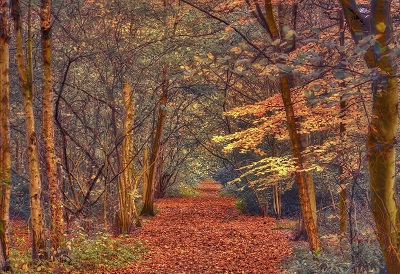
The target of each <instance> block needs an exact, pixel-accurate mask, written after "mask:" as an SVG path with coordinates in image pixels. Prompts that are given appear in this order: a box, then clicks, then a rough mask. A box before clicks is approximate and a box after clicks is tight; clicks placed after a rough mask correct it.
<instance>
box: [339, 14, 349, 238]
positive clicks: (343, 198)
mask: <svg viewBox="0 0 400 274" xmlns="http://www.w3.org/2000/svg"><path fill="white" fill-rule="evenodd" d="M339 32H340V41H339V44H340V46H341V47H344V39H345V36H344V14H343V11H342V10H340V11H339ZM340 55H341V56H340V57H341V58H340V59H341V60H342V61H345V60H344V58H345V56H344V53H340ZM341 66H342V69H345V65H343V62H342V63H341ZM340 86H341V87H343V88H345V87H346V83H345V82H344V81H342V82H341V83H340ZM345 110H346V99H343V98H340V118H341V121H340V129H339V130H340V140H341V142H343V138H344V134H345V132H346V124H345V123H344V121H343V120H344V116H345ZM339 161H340V163H339V165H340V167H339V176H340V185H339V187H340V189H339V227H340V232H341V233H342V234H345V233H346V231H347V190H346V188H347V187H346V186H347V183H346V179H345V178H344V165H345V163H344V158H343V151H339Z"/></svg>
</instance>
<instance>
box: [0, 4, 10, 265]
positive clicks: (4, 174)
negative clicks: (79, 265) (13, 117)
mask: <svg viewBox="0 0 400 274" xmlns="http://www.w3.org/2000/svg"><path fill="white" fill-rule="evenodd" d="M0 5H1V13H2V18H1V19H0V31H1V32H0V104H1V107H0V272H2V271H7V270H10V262H9V254H10V251H9V248H10V235H9V217H10V216H9V205H10V184H11V157H10V115H9V112H10V105H9V104H10V103H9V101H10V98H9V94H10V83H9V39H10V33H9V26H8V14H9V12H8V8H9V6H8V2H7V1H4V0H2V1H1V2H0Z"/></svg>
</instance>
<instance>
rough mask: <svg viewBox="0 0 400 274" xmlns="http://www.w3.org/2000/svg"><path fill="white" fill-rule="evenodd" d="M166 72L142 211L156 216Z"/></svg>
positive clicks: (166, 87) (166, 89)
mask: <svg viewBox="0 0 400 274" xmlns="http://www.w3.org/2000/svg"><path fill="white" fill-rule="evenodd" d="M166 76H167V75H166V72H164V73H163V84H162V95H161V101H160V106H159V110H158V113H159V114H158V121H157V127H156V132H155V136H154V141H153V146H152V151H151V156H150V167H149V174H148V175H149V177H148V182H147V187H146V193H145V196H144V206H143V209H142V212H141V213H140V214H141V215H150V216H154V205H153V204H154V197H153V192H154V181H155V178H156V173H157V170H156V169H157V160H158V154H159V151H160V144H161V137H162V132H163V127H164V121H165V115H166V111H165V106H166V104H167V95H168V80H167V79H166Z"/></svg>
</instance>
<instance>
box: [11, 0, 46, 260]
mask: <svg viewBox="0 0 400 274" xmlns="http://www.w3.org/2000/svg"><path fill="white" fill-rule="evenodd" d="M30 4H31V2H29V7H30ZM11 5H12V16H13V20H14V31H15V38H16V61H17V67H18V74H19V78H20V80H21V83H22V97H23V104H24V112H25V123H26V136H27V145H28V163H29V194H30V207H31V225H32V237H33V244H32V258H33V259H34V260H38V259H43V258H46V257H47V254H46V248H45V240H44V234H43V216H42V208H41V204H40V196H41V180H40V173H39V164H38V155H37V147H36V132H35V117H34V114H33V83H32V37H31V33H30V19H29V20H28V29H29V31H28V32H29V33H28V52H27V63H25V62H24V54H23V40H22V21H21V8H20V2H19V0H12V1H11ZM29 12H30V10H29ZM28 18H30V16H28Z"/></svg>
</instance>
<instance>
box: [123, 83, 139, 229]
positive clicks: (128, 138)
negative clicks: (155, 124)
mask: <svg viewBox="0 0 400 274" xmlns="http://www.w3.org/2000/svg"><path fill="white" fill-rule="evenodd" d="M123 91H124V107H125V116H124V125H123V136H124V140H123V142H122V149H121V150H122V157H121V158H122V159H121V163H122V168H123V171H122V173H121V178H120V180H119V186H118V192H119V207H120V209H119V210H120V211H119V214H120V216H119V220H120V224H119V232H120V233H122V234H128V233H129V232H130V231H131V227H132V226H131V223H132V218H134V221H135V224H136V226H140V225H141V224H140V220H139V216H138V213H137V210H136V204H135V195H136V192H137V180H134V174H133V171H134V170H133V169H134V166H133V159H132V157H133V132H132V128H133V122H134V115H135V112H134V111H135V109H134V108H135V105H134V100H133V98H132V96H131V88H130V86H129V85H128V84H124V88H123Z"/></svg>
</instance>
